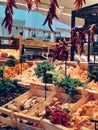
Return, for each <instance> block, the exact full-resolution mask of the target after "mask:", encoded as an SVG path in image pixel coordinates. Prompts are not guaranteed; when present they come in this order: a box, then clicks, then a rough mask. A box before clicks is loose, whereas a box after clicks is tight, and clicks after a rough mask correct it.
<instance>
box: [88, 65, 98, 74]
mask: <svg viewBox="0 0 98 130" xmlns="http://www.w3.org/2000/svg"><path fill="white" fill-rule="evenodd" d="M88 71H89V73H94V74H98V63H89V64H88Z"/></svg>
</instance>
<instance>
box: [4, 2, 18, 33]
mask: <svg viewBox="0 0 98 130" xmlns="http://www.w3.org/2000/svg"><path fill="white" fill-rule="evenodd" d="M13 7H15V8H17V6H16V1H15V0H8V1H7V4H6V8H5V17H4V20H3V22H2V25H4V24H5V28H8V33H9V34H10V33H11V31H12V25H13V19H12V15H13Z"/></svg>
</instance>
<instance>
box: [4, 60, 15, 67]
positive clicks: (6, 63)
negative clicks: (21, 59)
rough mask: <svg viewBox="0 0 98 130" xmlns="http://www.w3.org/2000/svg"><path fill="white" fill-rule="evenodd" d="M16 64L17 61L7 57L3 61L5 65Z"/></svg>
mask: <svg viewBox="0 0 98 130" xmlns="http://www.w3.org/2000/svg"><path fill="white" fill-rule="evenodd" d="M16 64H17V61H16V60H14V59H9V60H7V61H6V62H5V65H7V66H9V67H11V66H15V65H16Z"/></svg>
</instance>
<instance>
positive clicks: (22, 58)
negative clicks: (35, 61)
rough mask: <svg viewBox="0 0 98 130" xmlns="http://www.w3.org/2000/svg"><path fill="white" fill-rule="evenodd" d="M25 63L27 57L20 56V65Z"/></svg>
mask: <svg viewBox="0 0 98 130" xmlns="http://www.w3.org/2000/svg"><path fill="white" fill-rule="evenodd" d="M23 62H25V56H24V55H22V56H20V63H23Z"/></svg>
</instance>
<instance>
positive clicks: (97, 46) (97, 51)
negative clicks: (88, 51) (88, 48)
mask: <svg viewBox="0 0 98 130" xmlns="http://www.w3.org/2000/svg"><path fill="white" fill-rule="evenodd" d="M92 54H93V55H98V42H94V43H93V45H92Z"/></svg>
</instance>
